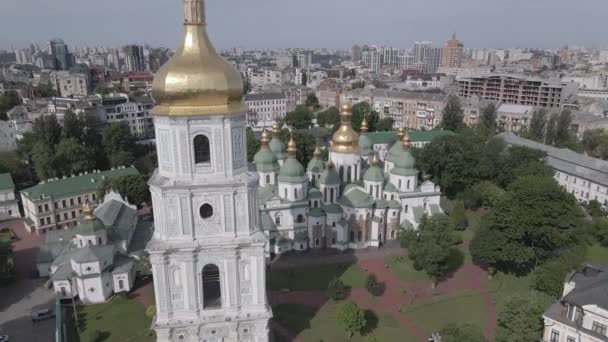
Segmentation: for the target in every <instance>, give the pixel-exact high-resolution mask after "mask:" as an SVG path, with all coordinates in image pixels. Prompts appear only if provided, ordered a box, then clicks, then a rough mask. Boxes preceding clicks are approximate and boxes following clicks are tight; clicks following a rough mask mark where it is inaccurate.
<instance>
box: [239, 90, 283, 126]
mask: <svg viewBox="0 0 608 342" xmlns="http://www.w3.org/2000/svg"><path fill="white" fill-rule="evenodd" d="M245 103H246V104H247V107H248V110H247V124H248V125H249V126H250V127H253V128H259V129H261V128H264V127H270V126H272V123H273V122H274V121H275V120H282V119H283V118H285V114H287V97H286V96H285V94H283V93H259V94H247V95H246V96H245Z"/></svg>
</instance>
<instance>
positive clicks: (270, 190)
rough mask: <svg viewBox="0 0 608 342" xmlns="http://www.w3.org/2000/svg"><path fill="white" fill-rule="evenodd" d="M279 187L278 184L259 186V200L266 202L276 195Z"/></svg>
mask: <svg viewBox="0 0 608 342" xmlns="http://www.w3.org/2000/svg"><path fill="white" fill-rule="evenodd" d="M277 191H278V187H277V186H276V185H266V186H262V187H259V188H258V200H260V202H262V203H264V202H267V201H268V200H270V199H271V198H273V197H274V196H276V194H277Z"/></svg>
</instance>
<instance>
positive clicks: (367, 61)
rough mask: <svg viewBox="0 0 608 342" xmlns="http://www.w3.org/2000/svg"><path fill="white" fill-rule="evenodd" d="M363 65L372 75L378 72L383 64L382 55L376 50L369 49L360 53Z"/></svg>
mask: <svg viewBox="0 0 608 342" xmlns="http://www.w3.org/2000/svg"><path fill="white" fill-rule="evenodd" d="M362 59H363V64H364V65H365V66H366V67H367V68H369V69H371V70H372V71H373V72H374V73H377V72H379V71H380V68H381V67H382V62H383V55H382V53H381V51H380V50H378V49H370V50H366V51H363V53H362Z"/></svg>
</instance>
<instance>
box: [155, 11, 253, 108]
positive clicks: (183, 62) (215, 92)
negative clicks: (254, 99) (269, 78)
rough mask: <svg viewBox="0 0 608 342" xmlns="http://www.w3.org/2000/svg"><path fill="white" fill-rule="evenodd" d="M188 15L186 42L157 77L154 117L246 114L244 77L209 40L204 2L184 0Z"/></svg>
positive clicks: (185, 27)
mask: <svg viewBox="0 0 608 342" xmlns="http://www.w3.org/2000/svg"><path fill="white" fill-rule="evenodd" d="M184 14H185V21H184V36H183V38H182V42H181V44H180V46H179V47H178V48H177V50H176V51H175V54H174V55H173V57H171V59H169V61H168V62H167V63H165V64H164V65H163V66H162V67H161V68H160V70H158V72H157V73H156V75H155V76H154V82H153V84H152V97H153V98H154V100H155V102H156V107H155V108H154V110H153V112H154V114H155V115H177V116H180V115H213V114H238V113H244V112H246V111H247V109H246V106H245V105H244V104H243V102H242V101H241V99H242V96H243V80H242V78H241V75H240V73H239V72H238V71H237V70H236V69H235V68H234V67H233V66H232V65H230V64H228V63H227V62H226V61H225V60H224V59H223V58H222V57H220V55H219V54H218V53H217V52H216V51H215V48H214V47H213V45H212V44H211V42H210V40H209V37H208V36H207V29H206V27H207V24H206V21H205V4H204V0H184Z"/></svg>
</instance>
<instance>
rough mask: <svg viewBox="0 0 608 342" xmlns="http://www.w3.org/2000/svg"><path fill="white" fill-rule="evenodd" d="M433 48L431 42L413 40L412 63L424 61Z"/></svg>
mask: <svg viewBox="0 0 608 342" xmlns="http://www.w3.org/2000/svg"><path fill="white" fill-rule="evenodd" d="M432 48H433V43H432V42H428V41H423V42H422V41H417V42H414V52H413V57H414V63H425V62H426V60H427V59H428V57H429V56H430V51H431V49H432Z"/></svg>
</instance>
